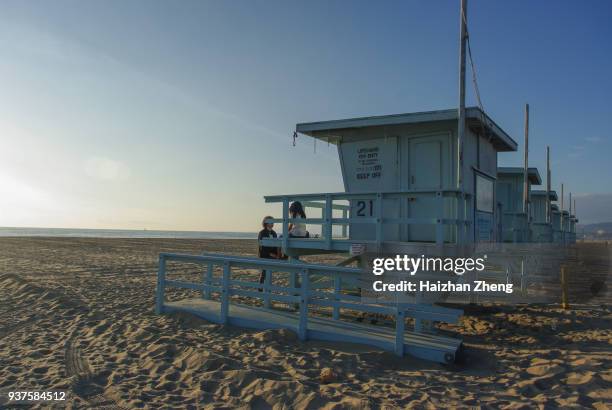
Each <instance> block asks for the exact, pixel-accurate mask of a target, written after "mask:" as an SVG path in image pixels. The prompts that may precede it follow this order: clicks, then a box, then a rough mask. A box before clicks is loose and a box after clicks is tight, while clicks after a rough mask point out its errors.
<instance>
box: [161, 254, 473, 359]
mask: <svg viewBox="0 0 612 410" xmlns="http://www.w3.org/2000/svg"><path fill="white" fill-rule="evenodd" d="M168 261H171V262H173V263H177V262H185V263H190V264H196V265H201V266H202V267H203V268H204V269H203V271H202V272H201V273H198V277H199V280H198V281H197V282H185V281H182V280H170V279H168V278H167V277H166V262H168ZM215 267H218V269H217V270H221V271H222V274H221V276H215ZM245 268H246V269H256V270H264V271H265V272H266V276H265V281H264V283H259V282H253V281H247V280H244V279H236V278H235V277H234V276H233V270H234V269H236V270H240V269H245ZM217 273H218V272H217ZM361 273H362V272H361V270H360V269H356V268H347V267H339V266H328V265H316V264H307V263H301V262H283V261H275V260H269V259H256V258H249V257H240V256H233V255H197V256H196V255H180V254H169V253H162V254H160V258H159V271H158V275H157V296H156V308H155V310H156V312H157V313H159V314H161V313H166V312H173V311H183V312H189V313H192V314H194V315H197V316H199V317H201V318H203V319H206V320H208V321H210V322H214V323H219V324H230V325H234V326H239V327H246V328H253V329H288V330H292V331H294V332H296V334H297V336H298V338H299V339H300V340H308V339H315V340H327V341H334V342H341V343H358V344H364V345H368V346H374V347H377V348H380V349H384V350H388V351H391V352H394V353H395V354H397V355H398V356H403V355H405V354H410V355H413V356H416V357H419V358H422V359H426V360H432V361H436V362H439V363H451V362H453V361H454V360H455V357H456V355H457V353H458V351H459V350H460V348H461V340H460V339H455V338H451V337H446V336H441V335H437V334H433V332H427V331H423V330H424V329H425V328H427V327H429V328H431V326H429V325H431V324H432V323H433V322H435V321H438V322H447V323H457V322H458V320H459V317H460V316H461V314H462V313H463V311H461V310H458V309H451V308H447V307H442V306H435V305H430V304H422V303H418V304H415V303H388V304H378V303H371V302H369V301H368V300H363V299H362V298H361V297H360V296H355V295H348V294H345V293H343V292H342V287H343V283H353V282H354V280H355V279H358V278H359V276H360V275H361ZM279 274H285V276H286V275H287V274H289V280H288V282H289V284H287V282H286V281H283V279H281V280H274V278H273V276H278V275H279ZM298 277H299V281H298ZM317 278H318V279H321V278H327V281H328V282H329V285H325V286H330V287H329V288H326V287H325V286H322V287H321V286H320V283H317V282H316V280H317ZM277 279H278V278H277ZM166 288H179V289H189V290H195V291H198V293H200V295H201V296H200V297H195V298H193V297H192V298H189V299H183V300H180V301H172V302H170V301H166V298H165V293H166ZM213 294H215V295H217V296H216V297H213ZM234 296H240V297H241V298H246V299H247V300H249V299H251V300H255V301H258V303H261V305H262V307H256V306H254V305H250V304H246V303H244V302H242V303H236V302H237V301H236V298H234ZM272 301H275V302H281V303H283V304H287V305H289V306H297V307H298V311H297V312H288V311H283V310H276V309H273V306H272ZM313 307H324V308H328V309H330V310H331V317H321V316H315V315H313V312H312V310H311V309H312V308H313ZM341 310H347V311H353V312H361V313H368V314H380V315H386V316H390V317H392V318H393V319H394V320H395V328H394V329H390V328H387V327H382V326H373V325H365V324H361V323H354V322H346V321H342V320H341V314H340V313H341ZM407 317H412V318H414V320H415V329H414V331H409V330H407V329H406V318H407ZM424 323H426V324H427V326H423V324H424Z"/></svg>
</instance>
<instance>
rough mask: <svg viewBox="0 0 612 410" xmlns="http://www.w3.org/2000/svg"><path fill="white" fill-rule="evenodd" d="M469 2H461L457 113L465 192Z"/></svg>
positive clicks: (460, 178)
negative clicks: (464, 148)
mask: <svg viewBox="0 0 612 410" xmlns="http://www.w3.org/2000/svg"><path fill="white" fill-rule="evenodd" d="M466 24H467V0H461V11H460V15H459V112H458V113H457V114H458V115H457V117H458V122H457V189H459V190H460V191H462V192H463V139H464V137H465V51H466V43H467V28H466Z"/></svg>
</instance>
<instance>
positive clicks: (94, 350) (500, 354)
mask: <svg viewBox="0 0 612 410" xmlns="http://www.w3.org/2000/svg"><path fill="white" fill-rule="evenodd" d="M255 250H256V244H255V241H249V240H187V239H181V240H178V239H177V240H172V239H95V238H81V239H77V238H0V390H1V391H8V390H50V389H54V390H68V392H69V396H68V401H67V403H66V405H67V407H68V408H108V409H111V408H113V409H117V408H143V407H145V408H194V409H195V408H261V409H267V408H274V409H283V408H286V409H315V408H328V409H343V408H355V409H361V408H384V407H385V406H386V407H387V408H406V407H411V406H413V407H417V408H432V409H434V408H442V407H472V406H475V407H478V406H481V407H485V408H486V407H495V408H498V407H501V408H533V407H534V406H536V405H537V406H542V407H549V408H556V407H575V408H584V407H592V408H600V409H604V408H611V407H612V330H611V324H612V314H611V312H610V310H609V309H608V307H607V306H606V305H605V303H607V300H604V301H603V302H602V301H601V300H599V301H597V303H590V304H588V305H587V304H579V305H576V309H575V310H572V311H562V310H560V309H558V308H557V307H536V306H531V307H521V308H515V309H509V308H504V309H500V308H490V309H468V310H467V311H466V315H465V317H464V318H463V319H462V322H461V324H460V325H459V326H455V327H452V330H454V331H456V332H458V333H460V334H461V335H462V336H463V338H464V341H465V344H466V347H467V353H468V354H467V359H466V362H465V363H464V364H462V365H455V366H449V367H445V366H442V365H438V364H434V363H430V362H426V361H421V360H417V359H415V358H412V357H405V358H401V359H400V358H397V357H395V356H394V355H393V354H391V353H386V352H381V351H378V350H376V349H373V348H369V347H364V346H358V345H341V344H334V343H322V342H315V341H311V342H306V343H301V342H299V341H298V340H297V339H296V336H295V335H294V334H293V333H291V332H289V331H278V330H274V331H273V330H270V331H256V330H244V329H239V328H233V327H223V326H219V325H215V324H210V323H208V322H206V321H203V320H199V319H197V318H194V317H191V316H189V315H182V314H181V315H163V316H157V315H155V314H154V312H153V308H154V295H155V281H156V270H157V257H158V253H159V252H161V251H169V252H181V253H190V254H199V253H202V252H203V251H208V252H221V253H232V254H251V255H252V254H254V253H255ZM328 258H329V257H328ZM315 261H318V262H321V261H325V260H324V258H321V257H319V258H318V259H315ZM246 274H248V273H245V275H246ZM252 274H253V275H255V274H256V273H252ZM181 296H182V294H176V295H171V297H181ZM602 303H604V305H603V306H602ZM447 328H451V327H450V326H447ZM324 368H331V369H332V370H333V374H334V377H333V379H332V380H331V382H329V383H327V384H322V383H321V381H320V374H321V371H322V369H324ZM326 372H328V371H326ZM39 407H41V408H43V407H47V405H43V404H41V405H39Z"/></svg>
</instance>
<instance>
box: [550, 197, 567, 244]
mask: <svg viewBox="0 0 612 410" xmlns="http://www.w3.org/2000/svg"><path fill="white" fill-rule="evenodd" d="M551 217H552V228H553V242H554V243H563V242H564V236H563V227H562V225H561V211H559V205H557V204H552V205H551Z"/></svg>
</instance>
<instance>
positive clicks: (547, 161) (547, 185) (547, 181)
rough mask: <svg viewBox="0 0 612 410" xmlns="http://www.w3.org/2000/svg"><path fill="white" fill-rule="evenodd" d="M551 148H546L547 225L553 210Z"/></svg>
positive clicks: (550, 220)
mask: <svg viewBox="0 0 612 410" xmlns="http://www.w3.org/2000/svg"><path fill="white" fill-rule="evenodd" d="M550 187H551V182H550V147H549V146H548V145H547V146H546V223H551V222H552V218H551V212H550V211H551V209H550Z"/></svg>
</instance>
